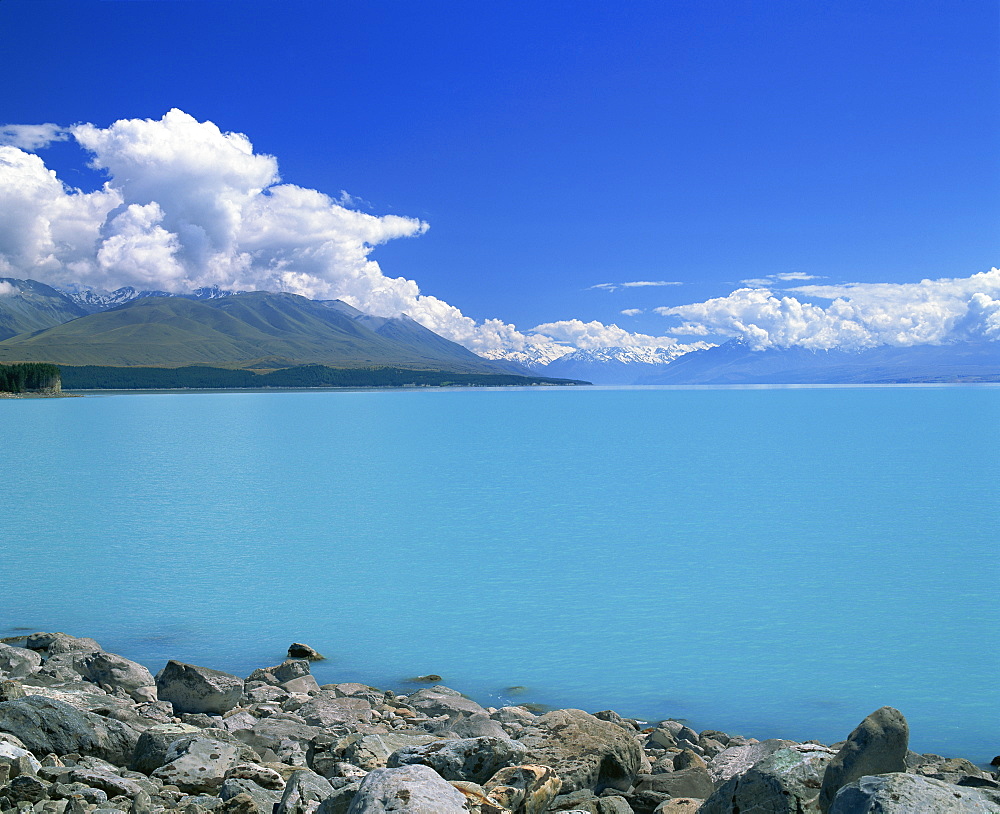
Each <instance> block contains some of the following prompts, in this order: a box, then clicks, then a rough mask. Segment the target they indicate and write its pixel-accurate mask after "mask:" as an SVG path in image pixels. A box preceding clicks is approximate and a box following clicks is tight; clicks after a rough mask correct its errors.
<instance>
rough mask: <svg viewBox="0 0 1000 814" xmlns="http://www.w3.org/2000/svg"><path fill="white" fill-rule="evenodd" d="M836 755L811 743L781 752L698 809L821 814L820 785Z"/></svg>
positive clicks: (721, 813)
mask: <svg viewBox="0 0 1000 814" xmlns="http://www.w3.org/2000/svg"><path fill="white" fill-rule="evenodd" d="M834 754H835V752H834V751H833V750H832V749H829V748H827V747H825V746H815V745H813V744H808V743H804V744H799V745H796V746H792V747H789V748H786V749H779V750H778V751H776V752H774V753H773V754H771V755H770V756H768V757H766V758H764V759H763V760H761V761H759V762H758V763H756V764H755V765H754V766H752V767H751V768H750V769H747V770H746V771H745V772H742V773H741V774H738V775H734V776H733V777H731V778H729V780H727V781H726V782H725V783H724V784H723V785H722V786H720V787H719V788H718V789H717V790H716V791H715V792H714V793H713V794H712V795H711V796H710V797H709V798H708V799H707V800H706V801H705V803H704V805H702V807H701V808H699V809H698V811H699V814H733V812H737V811H739V812H743V813H744V814H765V813H766V814H818V812H819V805H818V802H817V797H818V795H819V788H820V783H821V782H822V779H823V774H824V772H825V771H826V769H827V766H828V765H829V764H830V761H831V760H833V757H834ZM662 776H664V777H669V776H670V775H662ZM677 796H680V795H677ZM684 796H696V795H684Z"/></svg>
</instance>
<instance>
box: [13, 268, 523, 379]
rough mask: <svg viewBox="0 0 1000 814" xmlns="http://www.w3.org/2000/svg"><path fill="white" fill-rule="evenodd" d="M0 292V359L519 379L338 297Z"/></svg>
mask: <svg viewBox="0 0 1000 814" xmlns="http://www.w3.org/2000/svg"><path fill="white" fill-rule="evenodd" d="M0 286H2V288H0V291H3V292H5V293H4V294H3V295H2V296H0V329H2V333H0V337H2V341H0V362H52V363H54V364H62V365H104V366H123V367H130V366H131V367H135V366H150V367H178V366H181V365H191V364H201V365H214V366H217V367H231V368H248V369H276V368H286V367H293V366H297V365H304V364H325V365H330V366H334V367H341V368H348V367H380V366H392V367H400V368H409V369H419V370H442V371H449V372H456V373H503V374H509V373H521V374H528V373H529V371H527V370H525V369H524V368H521V367H519V366H517V365H514V364H512V363H510V362H504V361H492V360H488V359H483V358H482V357H480V356H477V355H476V354H474V353H472V351H470V350H468V349H466V348H464V347H462V346H461V345H459V344H457V343H455V342H451V341H449V340H447V339H445V338H444V337H441V336H438V335H437V334H436V333H434V332H433V331H430V330H428V329H427V328H424V327H423V326H422V325H420V324H419V323H418V322H416V321H414V320H412V319H410V318H409V317H406V316H401V317H396V318H385V317H374V316H370V315H368V314H364V313H362V312H361V311H358V310H357V309H355V308H352V307H351V306H350V305H348V304H347V303H344V302H341V301H339V300H327V301H321V300H310V299H307V298H305V297H300V296H298V295H296V294H275V293H268V292H263V291H252V292H244V293H235V294H228V295H220V294H219V293H218V292H217V291H213V290H202V291H201V292H197V293H195V294H192V295H188V296H171V295H168V294H165V293H163V292H135V291H134V289H133V290H124V289H120V290H119V291H117V292H112V293H111V294H110V295H103V296H93V295H91V296H88V297H81V296H79V295H78V296H76V297H74V296H72V295H70V294H67V293H64V292H60V291H58V290H56V289H54V288H52V287H50V286H47V285H44V284H43V283H38V282H35V281H33V280H15V279H13V278H0ZM88 312H89V313H88Z"/></svg>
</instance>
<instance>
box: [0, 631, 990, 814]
mask: <svg viewBox="0 0 1000 814" xmlns="http://www.w3.org/2000/svg"><path fill="white" fill-rule="evenodd" d="M5 641H6V643H0V811H2V812H15V811H16V812H19V814H29V812H31V814H64V813H65V814H89V813H90V812H100V813H101V814H115V812H121V814H155V812H160V811H174V810H178V811H182V812H184V814H203V813H204V812H209V811H212V812H217V813H218V814H313V812H318V814H346V813H349V814H375V813H376V812H390V811H391V812H411V813H412V814H451V812H455V813H456V814H457V813H458V812H471V813H472V814H477V813H478V814H543V813H544V812H549V811H552V812H555V811H561V812H578V813H579V812H589V814H630V813H631V812H635V813H636V814H653V813H654V812H656V813H657V814H663V813H664V812H672V813H673V814H679V813H681V812H701V814H737V812H750V811H753V812H788V813H789V814H793V813H794V814H809V813H810V812H820V814H862V812H882V813H883V814H893V813H894V812H898V814H903V812H939V813H943V814H947V812H956V813H964V812H970V814H971V812H978V813H981V812H1000V772H993V771H988V770H986V769H983V768H979V767H977V766H975V765H973V764H972V763H971V762H969V761H967V760H963V759H957V758H950V759H946V758H944V757H940V756H937V755H919V754H916V753H914V752H911V751H909V750H908V748H907V743H908V738H909V731H908V727H907V723H906V720H905V718H904V717H903V715H902V714H901V713H900V712H899V711H898V710H895V709H893V708H891V707H883V708H881V709H879V710H876V711H875V712H873V713H871V714H870V715H868V716H867V717H866V718H864V720H862V721H861V722H860V724H859V725H858V727H857V728H856V729H854V731H853V732H851V733H849V734H848V733H845V735H846V740H845V741H843V742H841V743H836V744H832V745H829V746H827V745H823V744H820V743H816V742H806V743H797V742H795V741H791V740H779V739H772V740H766V741H757V740H754V739H752V738H743V737H740V736H738V735H730V734H726V733H724V732H719V731H715V730H707V731H704V732H700V733H699V732H695V731H693V730H692V729H690V728H688V727H687V726H685V725H684V724H683V723H681V722H679V721H671V720H668V721H661V722H659V723H658V724H656V725H655V726H647V725H646V724H645V723H644V722H639V721H635V720H630V719H627V718H622V717H621V716H619V715H618V714H616V713H615V712H613V711H611V710H605V711H603V712H596V713H594V714H588V713H586V712H583V711H581V710H574V709H562V710H553V711H549V712H545V713H544V714H538V711H533V710H532V709H530V708H528V707H526V706H510V707H503V708H501V709H495V708H484V707H481V706H480V705H479V704H477V703H476V702H475V701H472V700H471V699H469V698H466V697H465V696H463V695H462V694H461V693H459V692H457V691H455V690H453V689H450V688H448V687H445V686H441V685H439V684H438V685H435V686H424V687H422V688H420V689H415V690H414V692H412V693H410V694H408V695H399V694H395V693H393V692H390V691H382V690H378V689H376V688H374V687H369V686H366V685H364V684H358V683H341V684H324V685H322V686H320V685H319V684H318V683H317V682H316V680H315V678H313V676H312V674H311V672H310V662H311V661H315V660H318V659H321V658H322V656H321V655H320V654H319V653H317V652H316V651H315V650H313V649H312V648H310V647H309V646H307V645H303V644H298V643H296V644H293V645H292V646H291V647H290V648H289V658H288V660H286V661H284V662H283V663H281V664H278V665H274V666H270V667H262V668H261V669H258V670H255V671H254V672H253V673H251V674H250V675H249V676H247V677H246V678H241V677H239V676H235V675H231V674H229V673H224V672H220V671H218V670H213V669H210V668H207V667H202V666H196V665H190V664H184V663H181V662H178V661H169V662H167V664H166V665H165V666H164V667H163V669H162V670H160V672H159V673H158V674H157V675H156V676H155V677H154V676H153V675H152V674H151V673H150V672H149V670H147V669H146V668H145V667H143V666H142V665H140V664H137V663H135V662H133V661H130V660H129V659H127V658H124V657H122V656H119V655H115V654H113V653H108V652H105V651H104V650H103V649H102V648H101V646H100V645H99V644H98V643H97V642H96V641H94V640H93V639H89V638H77V637H73V636H69V635H66V634H64V633H33V634H31V635H30V636H25V637H24V638H22V639H16V640H13V639H8V640H5ZM425 678H428V679H430V680H434V679H436V678H437V677H436V676H435V677H425ZM994 763H995V764H996V763H1000V759H998V760H997V761H994Z"/></svg>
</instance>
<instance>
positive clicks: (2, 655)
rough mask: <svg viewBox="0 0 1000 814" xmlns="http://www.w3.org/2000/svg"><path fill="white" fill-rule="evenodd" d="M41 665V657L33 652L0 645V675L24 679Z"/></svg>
mask: <svg viewBox="0 0 1000 814" xmlns="http://www.w3.org/2000/svg"><path fill="white" fill-rule="evenodd" d="M41 663H42V657H41V656H39V655H38V653H36V652H35V651H34V650H27V649H25V648H23V647H11V646H10V645H9V644H2V643H0V675H3V676H6V677H7V678H25V677H26V676H29V675H31V674H32V673H33V672H35V671H36V670H37V669H38V667H39V665H40V664H41Z"/></svg>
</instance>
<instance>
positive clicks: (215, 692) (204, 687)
mask: <svg viewBox="0 0 1000 814" xmlns="http://www.w3.org/2000/svg"><path fill="white" fill-rule="evenodd" d="M156 692H157V695H158V696H159V698H160V700H161V701H169V702H170V703H172V704H173V705H174V709H175V710H176V711H177V712H207V713H215V714H219V715H221V714H222V713H223V712H228V711H229V710H231V709H232V708H233V707H235V706H236V705H237V704H238V703H239V701H240V697H241V696H242V695H243V679H242V678H239V677H238V676H234V675H231V674H230V673H223V672H221V671H219V670H210V669H208V668H207V667H197V666H195V665H193V664H184V663H183V662H180V661H173V660H171V661H168V662H167V665H166V667H164V668H163V669H162V670H160V672H159V673H157V674H156Z"/></svg>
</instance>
